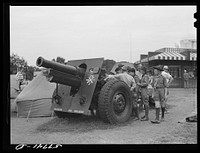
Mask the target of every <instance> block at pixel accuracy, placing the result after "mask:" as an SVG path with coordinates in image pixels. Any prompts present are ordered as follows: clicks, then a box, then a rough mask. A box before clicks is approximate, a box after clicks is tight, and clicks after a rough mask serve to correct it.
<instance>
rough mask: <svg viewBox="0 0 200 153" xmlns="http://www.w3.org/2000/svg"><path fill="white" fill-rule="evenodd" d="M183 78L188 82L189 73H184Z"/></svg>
mask: <svg viewBox="0 0 200 153" xmlns="http://www.w3.org/2000/svg"><path fill="white" fill-rule="evenodd" d="M183 78H184V80H189V78H190V75H189V73H187V72H186V73H184V74H183Z"/></svg>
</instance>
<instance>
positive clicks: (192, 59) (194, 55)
mask: <svg viewBox="0 0 200 153" xmlns="http://www.w3.org/2000/svg"><path fill="white" fill-rule="evenodd" d="M190 60H191V61H196V60H197V53H190Z"/></svg>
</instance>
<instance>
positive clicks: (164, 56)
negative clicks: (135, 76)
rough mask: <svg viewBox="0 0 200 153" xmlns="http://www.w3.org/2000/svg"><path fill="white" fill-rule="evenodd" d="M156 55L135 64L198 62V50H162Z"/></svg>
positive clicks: (157, 51)
mask: <svg viewBox="0 0 200 153" xmlns="http://www.w3.org/2000/svg"><path fill="white" fill-rule="evenodd" d="M155 53H156V54H154V55H150V54H149V55H148V56H147V57H146V58H143V59H140V60H138V61H136V62H135V63H134V64H139V63H145V62H149V61H153V60H190V61H196V60H197V51H196V49H186V48H161V49H158V50H156V51H155Z"/></svg>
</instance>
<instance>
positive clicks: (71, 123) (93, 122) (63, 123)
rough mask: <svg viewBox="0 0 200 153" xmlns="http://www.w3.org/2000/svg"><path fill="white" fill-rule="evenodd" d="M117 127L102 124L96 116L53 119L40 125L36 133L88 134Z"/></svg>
mask: <svg viewBox="0 0 200 153" xmlns="http://www.w3.org/2000/svg"><path fill="white" fill-rule="evenodd" d="M117 127H119V126H116V125H111V124H107V123H104V122H103V121H101V120H100V119H99V118H97V117H96V116H85V115H79V116H74V117H73V116H70V117H69V118H64V119H63V118H58V117H55V118H53V119H52V120H50V121H49V122H47V123H44V124H42V125H40V126H39V127H38V128H37V129H36V132H47V133H52V132H70V133H71V132H74V133H82V132H90V131H92V130H107V129H112V128H117Z"/></svg>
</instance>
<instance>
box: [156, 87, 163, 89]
mask: <svg viewBox="0 0 200 153" xmlns="http://www.w3.org/2000/svg"><path fill="white" fill-rule="evenodd" d="M161 88H163V89H164V88H165V87H156V89H161Z"/></svg>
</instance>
